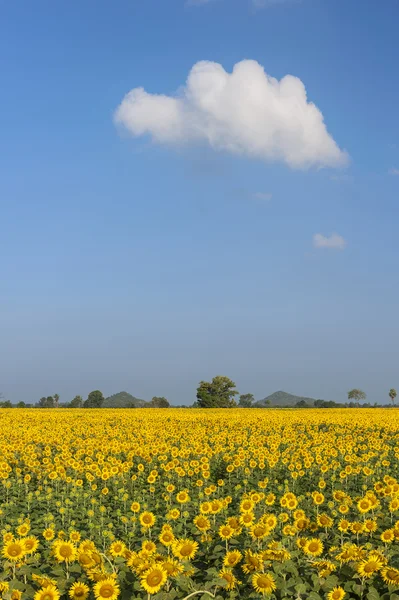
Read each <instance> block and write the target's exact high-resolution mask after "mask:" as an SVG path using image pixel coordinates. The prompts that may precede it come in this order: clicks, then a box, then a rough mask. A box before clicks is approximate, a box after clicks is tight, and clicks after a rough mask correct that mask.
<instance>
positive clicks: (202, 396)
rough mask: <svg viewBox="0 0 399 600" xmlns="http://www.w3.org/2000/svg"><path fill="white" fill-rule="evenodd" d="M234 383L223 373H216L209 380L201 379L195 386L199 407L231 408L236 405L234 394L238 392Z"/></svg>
mask: <svg viewBox="0 0 399 600" xmlns="http://www.w3.org/2000/svg"><path fill="white" fill-rule="evenodd" d="M235 387H236V384H235V383H234V382H233V381H232V380H231V379H229V378H228V377H224V376H223V375H217V376H216V377H214V378H213V379H212V381H211V382H208V381H201V382H200V384H199V386H198V388H197V402H198V407H199V408H232V407H233V406H236V403H235V401H234V396H236V395H237V394H238V392H237V390H236V389H235Z"/></svg>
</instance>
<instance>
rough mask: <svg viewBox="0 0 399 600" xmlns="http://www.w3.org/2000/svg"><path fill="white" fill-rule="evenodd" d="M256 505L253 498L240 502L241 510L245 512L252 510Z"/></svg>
mask: <svg viewBox="0 0 399 600" xmlns="http://www.w3.org/2000/svg"><path fill="white" fill-rule="evenodd" d="M254 506H255V502H254V501H253V500H250V499H246V500H242V501H241V503H240V512H243V513H246V512H252V510H253V508H254Z"/></svg>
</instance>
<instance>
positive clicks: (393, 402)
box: [389, 388, 397, 406]
mask: <svg viewBox="0 0 399 600" xmlns="http://www.w3.org/2000/svg"><path fill="white" fill-rule="evenodd" d="M396 396H397V393H396V390H395V388H391V389H390V390H389V397H390V399H391V401H392V406H395V398H396Z"/></svg>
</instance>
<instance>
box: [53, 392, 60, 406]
mask: <svg viewBox="0 0 399 600" xmlns="http://www.w3.org/2000/svg"><path fill="white" fill-rule="evenodd" d="M53 398H54V406H55V408H59V405H60V396H59V394H54V396H53Z"/></svg>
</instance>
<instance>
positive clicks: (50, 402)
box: [37, 396, 55, 408]
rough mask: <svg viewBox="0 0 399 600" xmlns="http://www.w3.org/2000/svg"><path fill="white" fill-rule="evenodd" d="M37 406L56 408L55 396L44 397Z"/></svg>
mask: <svg viewBox="0 0 399 600" xmlns="http://www.w3.org/2000/svg"><path fill="white" fill-rule="evenodd" d="M37 406H38V407H39V408H54V406H55V401H54V398H53V396H47V398H46V397H45V396H43V398H40V400H39V402H38V403H37Z"/></svg>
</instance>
